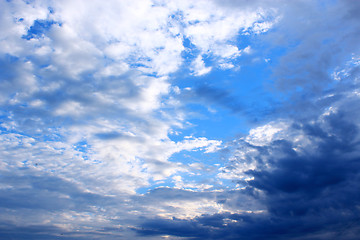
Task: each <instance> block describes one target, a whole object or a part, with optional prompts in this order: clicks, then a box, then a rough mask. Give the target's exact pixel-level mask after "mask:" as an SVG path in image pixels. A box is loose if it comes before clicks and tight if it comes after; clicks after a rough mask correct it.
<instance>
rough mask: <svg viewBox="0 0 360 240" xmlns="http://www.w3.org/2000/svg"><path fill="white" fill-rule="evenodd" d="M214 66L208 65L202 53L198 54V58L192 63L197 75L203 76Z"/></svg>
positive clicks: (193, 70)
mask: <svg viewBox="0 0 360 240" xmlns="http://www.w3.org/2000/svg"><path fill="white" fill-rule="evenodd" d="M211 69H212V67H206V66H205V63H204V60H203V58H202V56H201V55H199V56H197V58H196V59H195V60H194V61H193V63H192V68H191V70H192V72H193V74H194V75H195V76H202V75H205V74H208V73H209V72H210V71H211Z"/></svg>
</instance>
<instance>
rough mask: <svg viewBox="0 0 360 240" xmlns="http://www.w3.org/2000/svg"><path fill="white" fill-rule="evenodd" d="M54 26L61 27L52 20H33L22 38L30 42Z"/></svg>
mask: <svg viewBox="0 0 360 240" xmlns="http://www.w3.org/2000/svg"><path fill="white" fill-rule="evenodd" d="M54 24H59V25H61V24H60V23H58V22H55V21H54V20H45V19H44V20H42V19H38V20H35V21H34V23H33V25H32V26H31V27H30V28H29V30H28V31H27V34H26V35H24V36H22V38H24V39H26V40H30V39H32V38H41V37H43V36H44V35H45V33H46V32H47V31H49V30H50V28H51V27H52V26H53V25H54Z"/></svg>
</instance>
